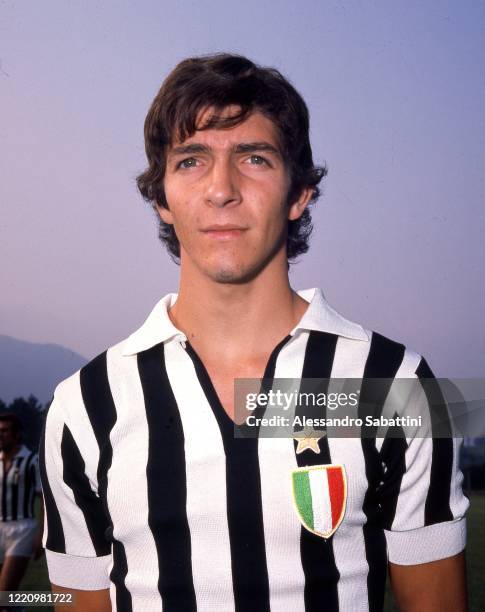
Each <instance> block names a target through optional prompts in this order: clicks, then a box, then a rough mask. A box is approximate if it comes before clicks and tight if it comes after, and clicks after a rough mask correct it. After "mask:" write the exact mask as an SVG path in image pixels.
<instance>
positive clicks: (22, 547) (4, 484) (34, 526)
mask: <svg viewBox="0 0 485 612" xmlns="http://www.w3.org/2000/svg"><path fill="white" fill-rule="evenodd" d="M40 494H41V487H40V477H39V468H38V459H37V454H36V453H34V452H33V451H30V450H29V449H28V448H27V447H26V446H24V445H23V444H22V443H21V423H20V420H19V418H18V417H17V416H16V415H15V414H12V413H4V414H0V500H1V502H0V591H15V590H16V589H17V588H18V586H19V584H20V582H21V580H22V578H23V576H24V574H25V570H26V569H27V565H28V563H29V560H30V558H31V557H32V556H35V558H36V559H37V558H38V557H39V556H40V555H41V554H42V552H43V549H42V531H43V521H42V520H41V521H40V523H38V522H37V519H36V517H35V513H34V502H35V497H36V495H40ZM0 609H1V610H3V608H1V607H0Z"/></svg>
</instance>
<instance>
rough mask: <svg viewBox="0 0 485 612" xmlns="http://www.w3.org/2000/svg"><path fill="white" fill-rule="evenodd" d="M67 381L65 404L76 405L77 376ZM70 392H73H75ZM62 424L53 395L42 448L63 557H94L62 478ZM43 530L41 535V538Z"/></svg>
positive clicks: (81, 516) (58, 405) (68, 488)
mask: <svg viewBox="0 0 485 612" xmlns="http://www.w3.org/2000/svg"><path fill="white" fill-rule="evenodd" d="M68 380H69V383H67V381H66V382H65V383H63V385H65V387H64V388H66V387H67V386H68V385H69V387H70V391H69V402H70V403H71V404H72V403H76V402H77V401H79V398H80V393H81V390H80V387H79V373H76V374H75V375H73V377H71V378H70V379H68ZM74 389H76V390H75V392H74ZM83 410H84V408H83ZM64 422H65V413H64V408H63V407H61V404H60V399H59V396H57V397H56V396H55V397H54V400H53V402H52V404H51V406H50V408H49V412H48V413H47V419H46V430H45V437H46V440H48V441H49V444H46V448H45V463H46V466H45V467H46V473H47V479H48V481H49V485H50V488H51V491H52V495H53V496H54V501H55V503H56V506H57V508H58V509H59V515H60V518H61V523H62V529H63V532H64V540H65V545H66V554H68V555H78V556H80V557H83V556H84V557H95V556H96V551H95V550H94V546H93V544H92V542H91V538H90V536H89V532H88V529H87V526H86V522H85V520H84V515H83V513H82V511H81V509H80V508H79V507H78V505H77V504H76V502H75V500H74V495H73V492H72V489H71V488H70V487H68V486H67V485H66V484H65V483H64V480H63V478H62V473H63V464H62V457H61V441H62V432H63V428H64ZM46 524H47V523H46ZM46 531H47V530H45V532H44V538H45V536H46ZM44 543H45V542H44Z"/></svg>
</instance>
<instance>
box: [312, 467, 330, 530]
mask: <svg viewBox="0 0 485 612" xmlns="http://www.w3.org/2000/svg"><path fill="white" fill-rule="evenodd" d="M308 477H309V481H310V490H311V492H312V506H313V529H314V530H315V531H316V532H317V533H321V534H324V533H329V532H330V531H331V530H332V506H331V503H330V494H329V491H328V478H327V470H310V471H309V472H308Z"/></svg>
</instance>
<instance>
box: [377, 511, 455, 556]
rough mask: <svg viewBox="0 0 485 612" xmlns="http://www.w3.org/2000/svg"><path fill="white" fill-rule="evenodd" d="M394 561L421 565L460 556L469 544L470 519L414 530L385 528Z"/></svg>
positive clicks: (389, 550)
mask: <svg viewBox="0 0 485 612" xmlns="http://www.w3.org/2000/svg"><path fill="white" fill-rule="evenodd" d="M384 533H385V535H386V541H387V553H388V558H389V561H390V562H391V563H396V564H397V565H418V564H420V563H430V562H431V561H438V560H439V559H446V558H447V557H452V556H453V555H457V554H458V553H459V552H461V551H462V550H463V549H464V548H465V544H466V518H461V519H458V520H456V521H449V522H446V523H436V524H434V525H428V526H427V527H420V528H419V529H412V530H410V531H387V530H384Z"/></svg>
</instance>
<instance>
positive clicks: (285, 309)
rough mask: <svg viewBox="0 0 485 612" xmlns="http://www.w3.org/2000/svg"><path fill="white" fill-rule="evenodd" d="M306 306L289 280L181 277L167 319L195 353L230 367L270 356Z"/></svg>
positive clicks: (299, 317) (282, 278)
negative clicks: (239, 281)
mask: <svg viewBox="0 0 485 612" xmlns="http://www.w3.org/2000/svg"><path fill="white" fill-rule="evenodd" d="M307 307H308V303H307V302H306V301H305V300H303V299H302V298H301V297H300V296H299V295H298V294H296V293H295V292H294V291H293V290H292V289H291V287H290V284H289V280H288V276H287V275H284V276H281V277H280V278H276V279H275V278H273V279H271V282H268V279H265V278H264V275H260V276H258V277H257V278H256V279H254V280H253V281H251V282H249V283H244V284H229V283H226V284H225V283H216V282H214V281H210V280H208V279H206V278H201V277H198V278H197V279H196V281H195V282H194V279H193V278H192V279H191V282H190V283H185V282H184V279H183V276H182V277H181V282H180V288H179V295H178V298H177V301H176V303H175V304H174V306H173V307H172V308H171V309H170V311H169V316H170V318H171V320H172V322H173V323H174V324H175V326H176V327H177V328H178V329H180V330H181V331H183V332H184V333H185V335H186V336H187V338H188V340H189V342H190V343H191V344H192V345H193V346H194V348H196V350H200V351H201V352H202V353H203V354H205V355H214V356H215V355H217V359H218V360H221V361H224V362H225V363H231V362H237V361H238V360H250V359H253V358H256V359H257V358H258V357H262V356H263V355H266V354H268V353H269V352H271V350H272V349H273V348H274V347H275V345H276V344H277V343H278V342H279V341H280V340H282V339H283V338H284V337H285V336H286V335H287V334H288V333H289V332H290V331H291V330H292V329H293V328H294V327H295V325H296V324H297V323H298V321H299V320H300V319H301V317H302V316H303V313H304V312H305V310H306V308H307Z"/></svg>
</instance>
